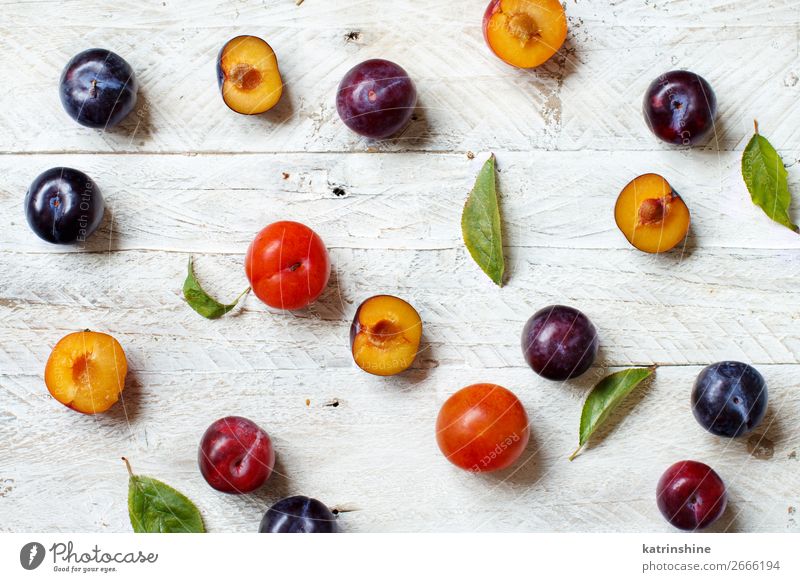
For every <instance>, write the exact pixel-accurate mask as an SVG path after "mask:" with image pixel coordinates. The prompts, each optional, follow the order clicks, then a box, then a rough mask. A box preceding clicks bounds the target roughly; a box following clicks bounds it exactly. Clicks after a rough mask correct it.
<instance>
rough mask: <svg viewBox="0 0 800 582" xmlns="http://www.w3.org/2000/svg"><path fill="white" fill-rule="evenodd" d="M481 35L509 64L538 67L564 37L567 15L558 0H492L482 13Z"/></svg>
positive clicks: (528, 67)
mask: <svg viewBox="0 0 800 582" xmlns="http://www.w3.org/2000/svg"><path fill="white" fill-rule="evenodd" d="M483 38H484V39H485V40H486V44H488V45H489V48H490V49H492V52H494V54H496V55H497V56H498V57H500V58H501V59H502V60H504V61H505V62H506V63H508V64H509V65H513V66H515V67H520V68H523V69H530V68H532V67H538V66H539V65H541V64H542V63H544V62H545V61H547V60H548V59H549V58H550V57H552V56H553V55H554V54H556V53H557V52H558V49H560V48H561V45H563V44H564V40H566V38H567V16H566V14H565V13H564V7H563V6H562V5H561V2H560V1H559V0H492V1H491V2H490V3H489V6H488V7H487V8H486V12H485V13H484V15H483Z"/></svg>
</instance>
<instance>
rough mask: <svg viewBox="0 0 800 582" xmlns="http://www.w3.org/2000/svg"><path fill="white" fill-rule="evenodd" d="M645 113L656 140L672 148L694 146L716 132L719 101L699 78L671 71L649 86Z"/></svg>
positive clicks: (645, 96) (705, 82)
mask: <svg viewBox="0 0 800 582" xmlns="http://www.w3.org/2000/svg"><path fill="white" fill-rule="evenodd" d="M643 109H644V117H645V121H647V125H648V126H649V127H650V130H651V131H652V132H653V133H654V134H655V135H656V137H658V138H659V139H661V140H663V141H665V142H667V143H671V144H673V145H695V144H697V143H700V142H702V141H703V139H704V138H705V137H706V136H707V135H708V133H709V132H710V131H711V130H712V129H714V118H715V117H716V115H717V97H716V95H714V90H713V89H712V88H711V85H709V84H708V81H706V80H705V79H704V78H703V77H701V76H700V75H697V74H695V73H692V72H690V71H670V72H668V73H664V74H663V75H661V76H660V77H658V78H657V79H655V80H654V81H653V82H652V83H650V86H649V87H648V88H647V91H646V92H645V94H644V104H643Z"/></svg>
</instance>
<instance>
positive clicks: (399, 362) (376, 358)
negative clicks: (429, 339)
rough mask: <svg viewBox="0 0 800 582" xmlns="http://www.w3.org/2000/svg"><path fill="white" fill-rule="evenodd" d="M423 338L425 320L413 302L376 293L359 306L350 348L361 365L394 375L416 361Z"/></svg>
mask: <svg viewBox="0 0 800 582" xmlns="http://www.w3.org/2000/svg"><path fill="white" fill-rule="evenodd" d="M421 339H422V319H420V317H419V313H417V310H416V309H414V308H413V307H412V306H411V304H409V303H407V302H406V301H404V300H402V299H400V298H399V297H393V296H391V295H376V296H374V297H370V298H369V299H367V300H366V301H364V302H363V303H362V304H361V305H359V307H358V309H357V310H356V314H355V317H353V323H352V325H351V326H350V350H351V351H352V353H353V360H355V362H356V364H357V365H358V367H359V368H361V369H362V370H364V371H365V372H369V373H370V374H375V375H376V376H393V375H394V374H399V373H400V372H403V371H404V370H407V369H408V368H409V367H410V366H411V364H412V363H413V362H414V358H416V357H417V352H418V351H419V344H420V340H421Z"/></svg>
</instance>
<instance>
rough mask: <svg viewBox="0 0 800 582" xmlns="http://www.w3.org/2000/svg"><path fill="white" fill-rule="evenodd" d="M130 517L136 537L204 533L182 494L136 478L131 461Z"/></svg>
mask: <svg viewBox="0 0 800 582" xmlns="http://www.w3.org/2000/svg"><path fill="white" fill-rule="evenodd" d="M122 460H123V461H125V465H126V466H127V467H128V474H129V475H130V479H129V482H128V514H129V515H130V518H131V525H132V526H133V531H134V532H136V533H205V531H206V529H205V527H204V526H203V518H202V517H201V516H200V512H199V511H198V509H197V507H195V504H194V503H192V502H191V501H189V499H188V498H187V497H186V496H185V495H184V494H183V493H181V492H180V491H176V490H175V489H173V488H172V487H170V486H169V485H167V484H166V483H162V482H161V481H159V480H158V479H153V478H152V477H143V476H141V475H134V474H133V470H132V469H131V464H130V463H129V462H128V459H126V458H125V457H122Z"/></svg>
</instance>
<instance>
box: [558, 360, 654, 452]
mask: <svg viewBox="0 0 800 582" xmlns="http://www.w3.org/2000/svg"><path fill="white" fill-rule="evenodd" d="M654 370H655V368H654V367H653V368H629V369H627V370H622V371H620V372H615V373H613V374H609V375H608V376H606V377H605V378H603V379H602V380H600V382H598V383H597V385H596V386H595V387H594V388H592V391H591V392H590V393H589V396H588V397H587V398H586V402H584V403H583V412H582V413H581V426H580V430H579V435H578V448H577V449H575V452H574V453H572V455H571V456H570V458H569V460H570V461H571V460H573V459H574V458H575V457H577V456H578V453H579V452H580V450H581V448H582V447H583V445H585V444H586V442H587V441H588V440H589V437H591V436H592V435H593V434H594V432H595V431H596V430H597V429H598V428H599V427H600V426H601V425H602V424H603V423H604V422H605V421H606V419H607V418H608V417H609V415H610V414H611V413H612V412H613V411H614V409H615V408H616V407H617V406H619V404H620V402H622V401H623V400H624V399H625V397H626V396H627V395H628V394H630V393H631V392H632V391H633V389H634V388H636V386H638V385H639V384H640V383H641V382H642V380H644V379H645V378H647V377H649V376H650V375H651V374H652V373H653V371H654Z"/></svg>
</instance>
